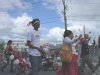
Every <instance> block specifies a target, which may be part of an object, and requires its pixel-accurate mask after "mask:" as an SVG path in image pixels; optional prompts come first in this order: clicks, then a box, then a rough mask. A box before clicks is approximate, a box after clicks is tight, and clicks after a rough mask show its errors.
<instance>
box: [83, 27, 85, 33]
mask: <svg viewBox="0 0 100 75" xmlns="http://www.w3.org/2000/svg"><path fill="white" fill-rule="evenodd" d="M83 31H84V35H85V25H84V26H83Z"/></svg>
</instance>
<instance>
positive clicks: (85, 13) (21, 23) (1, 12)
mask: <svg viewBox="0 0 100 75" xmlns="http://www.w3.org/2000/svg"><path fill="white" fill-rule="evenodd" d="M66 6H67V10H66V13H67V29H69V30H72V31H73V33H74V34H75V35H79V34H83V26H85V28H86V33H89V32H91V34H90V36H91V38H92V39H91V41H92V40H93V39H94V38H95V39H96V40H97V38H98V35H99V34H100V33H99V29H100V25H99V23H100V10H99V7H100V0H66ZM34 18H39V19H40V21H41V28H40V32H41V42H43V43H55V42H56V43H57V42H61V41H62V38H63V32H64V30H65V26H64V20H63V5H62V0H0V36H1V37H0V39H3V40H9V39H13V40H27V37H26V36H27V32H28V31H29V30H30V29H31V26H27V23H28V22H29V21H31V20H32V19H34Z"/></svg>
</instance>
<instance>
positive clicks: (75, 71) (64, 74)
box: [56, 54, 78, 75]
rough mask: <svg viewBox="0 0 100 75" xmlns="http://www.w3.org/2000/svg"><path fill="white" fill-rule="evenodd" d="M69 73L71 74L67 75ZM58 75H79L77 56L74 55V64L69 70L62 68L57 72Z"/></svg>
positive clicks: (72, 63)
mask: <svg viewBox="0 0 100 75" xmlns="http://www.w3.org/2000/svg"><path fill="white" fill-rule="evenodd" d="M68 71H69V74H68V73H67V72H68ZM56 74H57V75H78V63H77V55H74V54H73V57H72V62H71V63H70V64H69V66H68V69H66V70H63V69H62V68H61V69H59V70H57V71H56Z"/></svg>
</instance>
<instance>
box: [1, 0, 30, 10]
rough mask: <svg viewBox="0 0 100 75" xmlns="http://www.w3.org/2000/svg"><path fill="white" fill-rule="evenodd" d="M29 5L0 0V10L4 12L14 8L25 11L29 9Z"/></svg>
mask: <svg viewBox="0 0 100 75" xmlns="http://www.w3.org/2000/svg"><path fill="white" fill-rule="evenodd" d="M29 7H30V4H29V3H28V2H25V1H22V0H0V10H1V11H3V10H4V11H6V10H11V9H15V8H19V9H26V8H29Z"/></svg>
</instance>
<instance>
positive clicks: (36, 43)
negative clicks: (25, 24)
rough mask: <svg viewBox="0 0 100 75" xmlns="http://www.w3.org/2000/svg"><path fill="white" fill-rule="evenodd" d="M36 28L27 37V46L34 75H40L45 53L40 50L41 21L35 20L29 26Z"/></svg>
mask: <svg viewBox="0 0 100 75" xmlns="http://www.w3.org/2000/svg"><path fill="white" fill-rule="evenodd" d="M30 24H31V25H32V27H33V28H34V29H33V30H31V31H30V32H29V33H28V35H27V45H28V47H29V59H30V63H31V68H32V75H38V73H39V68H40V66H41V53H44V51H43V50H42V49H41V48H40V34H39V31H38V29H39V28H40V20H39V19H34V20H33V21H32V22H30V23H29V25H30Z"/></svg>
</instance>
